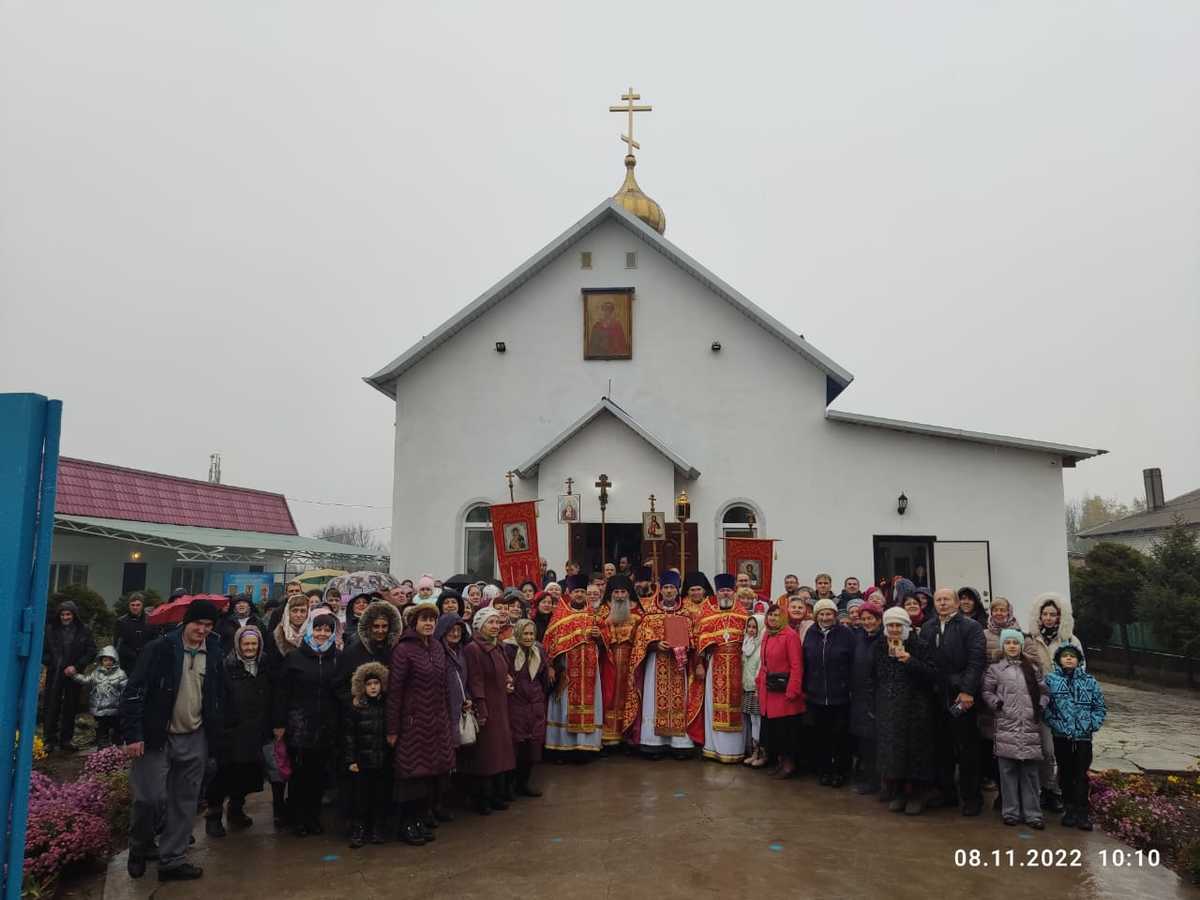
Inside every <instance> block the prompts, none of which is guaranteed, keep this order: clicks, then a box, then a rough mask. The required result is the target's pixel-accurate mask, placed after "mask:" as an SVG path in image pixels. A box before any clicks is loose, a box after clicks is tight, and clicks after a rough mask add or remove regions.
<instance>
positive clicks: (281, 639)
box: [262, 593, 308, 829]
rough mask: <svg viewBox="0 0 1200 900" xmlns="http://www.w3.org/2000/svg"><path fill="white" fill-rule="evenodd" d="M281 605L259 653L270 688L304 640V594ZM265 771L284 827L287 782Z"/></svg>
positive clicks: (287, 815)
mask: <svg viewBox="0 0 1200 900" xmlns="http://www.w3.org/2000/svg"><path fill="white" fill-rule="evenodd" d="M281 609H282V612H281V614H280V617H279V622H278V624H276V626H275V627H274V628H273V629H271V631H270V632H268V635H267V638H266V649H265V651H264V652H263V656H262V662H263V664H264V665H265V666H266V668H267V675H268V677H269V678H270V679H271V686H272V692H274V690H275V689H276V687H277V685H278V682H279V679H280V677H281V676H282V674H283V664H284V661H285V660H286V659H287V657H288V656H289V655H290V654H291V653H292V652H294V651H295V650H296V648H297V647H299V646H300V644H301V643H303V641H304V627H305V625H306V624H307V623H308V597H306V596H304V594H302V593H295V594H292V595H291V596H290V597H288V598H287V603H286V604H284V606H283V607H281ZM269 774H270V777H271V807H272V815H273V818H274V821H275V827H276V828H277V829H278V828H285V827H287V825H288V824H289V823H290V822H291V820H292V812H293V811H292V810H291V809H290V808H289V805H288V799H287V794H288V784H287V782H286V781H281V780H279V773H278V771H277V770H276V769H275V768H274V766H272V767H271V768H270V773H269Z"/></svg>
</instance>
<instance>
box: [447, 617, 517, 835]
mask: <svg viewBox="0 0 1200 900" xmlns="http://www.w3.org/2000/svg"><path fill="white" fill-rule="evenodd" d="M502 624H503V621H502V614H501V612H500V610H498V609H496V607H494V606H485V607H482V608H481V609H479V610H478V611H476V613H475V616H474V619H473V625H474V628H475V636H474V637H473V638H472V639H471V641H470V643H468V644H467V646H466V648H465V649H464V650H463V655H464V656H465V658H466V663H467V696H468V697H470V698H471V703H472V705H473V707H474V710H475V718H476V719H477V720H478V722H479V737H478V738H477V740H476V741H475V743H474V744H472V745H471V746H469V747H464V748H462V751H461V752H460V760H459V762H460V767H461V769H462V771H463V773H464V774H465V775H470V776H472V777H473V779H474V794H475V809H476V811H477V812H478V813H479V814H480V815H484V816H486V815H489V814H490V813H491V812H492V810H502V809H508V803H507V802H506V801H505V800H504V799H503V797H502V793H503V792H504V776H505V775H506V774H507V773H508V772H511V771H512V770H513V769H515V768H516V765H517V761H516V757H515V756H514V755H513V742H512V729H511V727H510V726H509V722H508V695H509V694H511V693H512V692H513V678H512V675H511V674H510V673H509V670H508V657H507V656H505V654H504V649H503V647H502V646H501V645H500V641H499V635H500V628H501V625H502Z"/></svg>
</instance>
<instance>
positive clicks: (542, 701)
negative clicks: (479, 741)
mask: <svg viewBox="0 0 1200 900" xmlns="http://www.w3.org/2000/svg"><path fill="white" fill-rule="evenodd" d="M504 652H505V654H507V656H508V662H509V666H510V667H511V668H512V673H513V692H512V693H511V694H509V695H508V723H509V726H510V727H511V728H512V739H513V755H514V756H515V757H516V760H517V771H516V773H515V776H514V778H513V781H514V783H515V785H516V792H517V793H518V794H520V795H521V796H523V797H540V796H542V792H541V791H539V790H535V789H534V788H532V787H530V785H529V777H530V776H531V775H532V774H533V767H534V766H535V765H536V764H537V763H540V762H541V761H542V745H543V744H544V743H546V697H547V695H548V694H549V693H550V680H549V676H548V675H547V674H546V651H545V650H544V649H543V648H542V645H541V644H539V643H538V642H537V625H536V624H535V623H534V622H533V620H532V619H519V620H518V621H517V624H516V625H514V626H513V636H512V642H511V643H507V642H506V643H505V645H504Z"/></svg>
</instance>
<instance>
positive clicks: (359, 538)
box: [313, 522, 391, 571]
mask: <svg viewBox="0 0 1200 900" xmlns="http://www.w3.org/2000/svg"><path fill="white" fill-rule="evenodd" d="M379 533H380V529H377V528H374V529H373V528H368V527H367V526H366V525H365V524H363V523H362V522H348V523H346V524H344V525H325V526H324V527H322V528H318V529H317V531H316V533H315V534H314V535H313V537H316V538H319V539H320V540H323V541H332V542H333V543H335V544H347V545H349V546H351V547H361V548H362V549H363V550H365V551H367V552H368V553H381V554H387V553H389V552H390V551H391V548H390V547H388V545H387V544H385V543H384V542H383V541H381V540H380V539H379V537H378V535H379ZM315 562H316V564H317V566H318V568H329V569H345V568H347V567H348V563H347V562H346V561H345V560H338V559H335V558H327V559H318V560H315ZM350 567H352V568H358V569H371V570H374V569H379V570H380V571H387V563H386V562H385V561H383V560H380V561H379V562H378V563H371V562H367V561H365V560H362V561H359V562H357V563H354V564H353V565H352V566H350Z"/></svg>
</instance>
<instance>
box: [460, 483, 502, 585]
mask: <svg viewBox="0 0 1200 900" xmlns="http://www.w3.org/2000/svg"><path fill="white" fill-rule="evenodd" d="M489 505H490V503H489V501H487V500H473V501H472V502H470V503H468V504H467V505H466V506H464V507H463V511H462V515H460V516H459V521H460V524H461V528H460V529H459V534H460V535H461V541H462V547H461V549H460V551H459V554H458V558H459V561H460V562H461V563H462V571H464V572H470V571H471V569H470V564H469V562H468V560H467V552H468V549H469V544H470V542H469V541H468V540H467V534H468V533H471V532H474V533H479V532H487V533H488V535H491V534H492V517H491V514H490V513H489V515H488V520H487V521H486V522H468V521H467V516H469V515H470V514H471V513H472V512H473V511H474V510H477V509H479V508H480V507H481V506H482V507H487V506H489ZM496 570H497V560H496V549H495V547H494V546H493V547H492V576H491V577H493V578H495V577H496Z"/></svg>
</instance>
